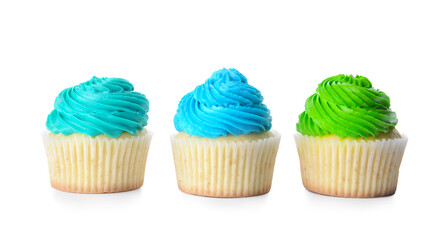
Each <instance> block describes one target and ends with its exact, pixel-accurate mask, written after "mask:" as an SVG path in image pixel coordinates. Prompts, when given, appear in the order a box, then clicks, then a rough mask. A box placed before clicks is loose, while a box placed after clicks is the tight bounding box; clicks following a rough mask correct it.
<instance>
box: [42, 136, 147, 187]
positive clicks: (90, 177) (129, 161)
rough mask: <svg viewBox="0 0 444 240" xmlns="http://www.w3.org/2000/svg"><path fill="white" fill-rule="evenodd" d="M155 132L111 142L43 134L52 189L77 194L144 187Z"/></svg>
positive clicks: (101, 137) (111, 140) (101, 139)
mask: <svg viewBox="0 0 444 240" xmlns="http://www.w3.org/2000/svg"><path fill="white" fill-rule="evenodd" d="M151 138H152V132H150V131H148V130H146V129H144V130H143V131H142V132H140V133H138V134H137V135H135V136H130V137H124V138H114V139H113V138H109V137H104V136H95V137H90V136H88V135H85V134H73V135H69V136H63V135H61V134H57V135H54V134H52V133H49V132H48V133H43V142H44V145H45V149H46V154H47V157H48V164H49V174H50V180H51V186H52V187H53V188H55V189H58V190H61V191H66V192H75V193H112V192H123V191H129V190H133V189H137V188H139V187H141V186H142V184H143V179H144V175H145V164H146V159H147V156H148V150H149V146H150V143H151Z"/></svg>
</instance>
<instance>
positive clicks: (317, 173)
mask: <svg viewBox="0 0 444 240" xmlns="http://www.w3.org/2000/svg"><path fill="white" fill-rule="evenodd" d="M294 137H295V140H296V145H297V149H298V153H299V159H300V164H301V175H302V182H303V184H304V186H305V188H306V189H308V190H309V191H312V192H316V193H320V194H324V195H330V196H338V197H354V198H369V197H382V196H388V195H392V194H394V193H395V191H396V186H397V182H398V173H399V167H400V165H401V160H402V156H403V154H404V150H405V147H406V145H407V140H408V139H407V137H405V136H403V137H402V138H398V139H388V140H386V139H383V140H367V141H364V140H359V141H356V140H348V139H345V140H339V139H338V138H329V137H312V136H304V135H301V134H299V133H296V134H295V135H294Z"/></svg>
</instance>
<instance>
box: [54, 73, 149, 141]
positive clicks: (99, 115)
mask: <svg viewBox="0 0 444 240" xmlns="http://www.w3.org/2000/svg"><path fill="white" fill-rule="evenodd" d="M148 110H149V102H148V100H147V99H146V97H145V95H143V94H141V93H138V92H134V86H133V85H132V84H131V83H130V82H128V81H127V80H125V79H122V78H97V77H93V78H92V79H91V80H89V81H87V82H84V83H81V84H79V85H77V86H74V87H70V88H67V89H65V90H63V91H62V92H61V93H60V94H59V95H58V96H57V98H56V100H55V103H54V110H53V111H52V112H51V113H50V114H49V115H48V118H47V121H46V128H47V129H48V130H49V131H51V132H52V133H54V134H58V133H62V134H63V135H70V134H72V133H82V134H87V135H89V136H92V137H93V136H96V135H99V134H106V135H108V136H110V137H119V136H120V135H121V134H122V132H129V133H131V134H133V135H134V134H136V133H138V131H139V130H142V129H143V127H144V126H146V125H147V121H148V115H147V113H148Z"/></svg>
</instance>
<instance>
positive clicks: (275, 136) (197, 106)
mask: <svg viewBox="0 0 444 240" xmlns="http://www.w3.org/2000/svg"><path fill="white" fill-rule="evenodd" d="M262 102H263V97H262V94H261V92H260V91H259V90H257V89H256V88H255V87H253V86H251V85H249V84H248V81H247V78H245V76H244V75H242V74H241V73H240V72H238V71H237V70H236V69H225V68H224V69H221V70H219V71H216V72H214V73H213V74H212V76H211V77H210V78H209V79H207V80H206V81H205V83H203V84H201V85H199V86H197V87H196V88H195V89H194V90H193V91H191V92H190V93H188V94H186V95H185V96H184V97H183V98H182V100H181V101H180V103H179V106H178V109H177V113H176V115H175V117H174V125H175V127H176V129H177V131H178V132H179V133H177V134H174V135H173V136H171V143H172V149H173V157H174V163H175V167H176V176H177V183H178V186H179V189H180V190H181V191H183V192H185V193H189V194H195V195H201V196H209V197H247V196H255V195H261V194H265V193H268V192H269V191H270V188H271V182H272V177H273V169H274V164H275V159H276V154H277V151H278V148H279V141H280V134H279V133H278V132H276V131H272V130H271V120H272V119H271V115H270V110H269V109H268V108H267V106H266V105H264V104H263V103H262Z"/></svg>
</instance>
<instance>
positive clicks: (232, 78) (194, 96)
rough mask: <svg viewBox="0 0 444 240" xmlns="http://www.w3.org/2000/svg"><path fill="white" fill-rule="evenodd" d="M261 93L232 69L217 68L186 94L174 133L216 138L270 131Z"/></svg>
mask: <svg viewBox="0 0 444 240" xmlns="http://www.w3.org/2000/svg"><path fill="white" fill-rule="evenodd" d="M263 99H264V98H263V97H262V95H261V92H260V91H259V90H257V89H256V88H255V87H253V86H251V85H249V84H248V82H247V78H245V76H244V75H242V74H241V73H240V72H238V71H237V70H236V69H233V68H231V69H225V68H224V69H221V70H219V71H216V72H214V73H213V75H212V76H211V77H210V78H209V79H208V80H206V81H205V83H204V84H202V85H199V86H197V87H196V88H195V89H194V91H191V92H190V93H188V94H186V95H185V96H184V97H183V98H182V100H181V101H180V103H179V107H178V109H177V113H176V115H175V117H174V125H175V127H176V129H177V131H179V132H181V131H184V132H186V133H188V134H190V135H192V136H200V137H209V138H216V137H220V136H226V135H228V134H232V135H240V134H249V133H259V132H263V131H268V130H270V129H271V116H270V110H268V108H267V106H265V105H264V104H263V103H262V101H263Z"/></svg>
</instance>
